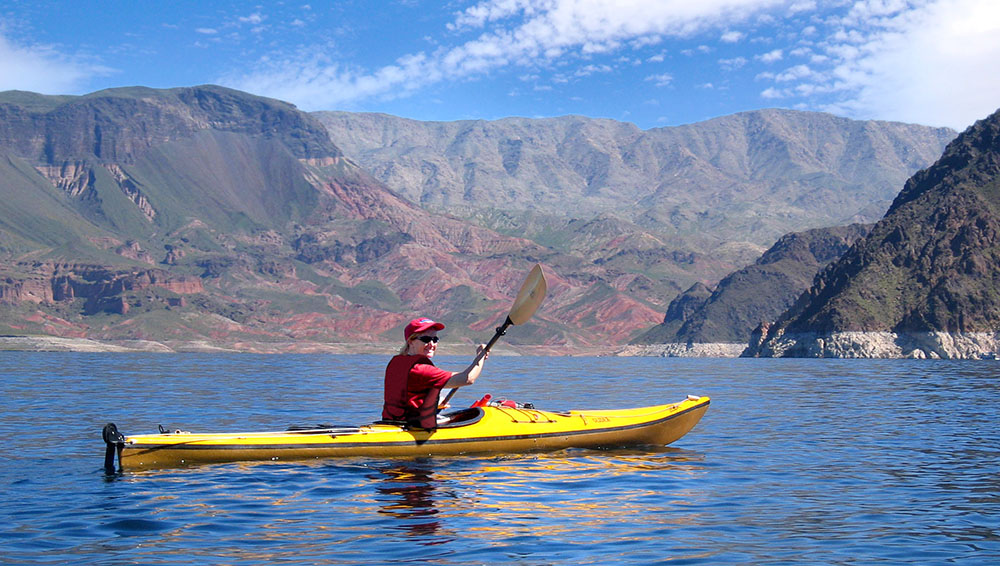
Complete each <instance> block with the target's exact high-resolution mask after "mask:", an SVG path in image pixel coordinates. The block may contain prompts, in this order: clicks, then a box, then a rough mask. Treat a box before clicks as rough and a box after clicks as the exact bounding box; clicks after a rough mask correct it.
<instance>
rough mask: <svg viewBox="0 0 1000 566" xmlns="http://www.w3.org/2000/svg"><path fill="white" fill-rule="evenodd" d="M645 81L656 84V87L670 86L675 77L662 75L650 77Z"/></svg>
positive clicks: (667, 74) (666, 74)
mask: <svg viewBox="0 0 1000 566" xmlns="http://www.w3.org/2000/svg"><path fill="white" fill-rule="evenodd" d="M644 80H646V81H651V82H653V83H655V84H656V86H660V87H663V86H668V85H670V82H671V81H673V80H674V77H673V76H672V75H670V73H660V74H658V75H649V76H648V77H646V78H645V79H644Z"/></svg>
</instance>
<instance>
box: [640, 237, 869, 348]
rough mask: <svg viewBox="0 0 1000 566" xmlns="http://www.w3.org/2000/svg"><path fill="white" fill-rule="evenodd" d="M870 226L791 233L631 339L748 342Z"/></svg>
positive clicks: (698, 287) (694, 290) (694, 291)
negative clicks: (762, 323)
mask: <svg viewBox="0 0 1000 566" xmlns="http://www.w3.org/2000/svg"><path fill="white" fill-rule="evenodd" d="M870 228H871V226H870V225H864V224H852V225H850V226H839V227H833V228H816V229H814V230H807V231H805V232H796V233H792V234H787V235H785V236H784V237H782V238H781V239H780V240H778V241H777V243H775V244H774V245H773V246H771V248H770V249H768V250H767V251H766V252H764V255H762V256H761V257H760V258H759V259H758V260H757V261H756V262H754V263H753V264H752V265H749V266H747V267H744V268H743V269H740V270H738V271H736V272H734V273H732V274H730V275H728V276H726V277H724V278H723V279H722V280H721V281H720V282H719V284H718V285H717V286H716V288H715V290H714V291H712V290H709V289H708V288H707V287H705V286H704V285H702V284H700V283H699V284H695V285H694V286H692V287H691V288H690V289H688V290H687V291H685V292H684V293H682V294H681V295H679V296H678V297H677V298H675V299H674V300H673V301H672V302H671V303H670V306H669V307H668V308H667V313H666V315H665V316H664V319H663V323H661V324H660V325H658V326H656V327H654V328H652V329H651V330H649V331H648V332H646V333H645V334H643V335H642V336H640V337H638V338H636V339H635V340H633V341H632V343H633V344H667V343H671V344H674V343H682V344H689V345H690V344H695V343H700V344H708V343H744V344H745V343H746V342H747V341H748V340H749V339H750V335H751V332H752V331H753V330H754V328H756V327H757V326H758V325H759V324H760V323H761V322H768V321H771V320H775V319H776V318H778V316H780V315H781V314H782V313H783V312H784V311H785V310H787V309H788V308H789V307H790V306H792V304H793V303H794V302H795V300H796V299H798V298H799V296H800V295H801V294H802V293H803V292H805V291H806V290H807V289H809V286H810V285H811V284H812V282H813V279H814V278H815V276H816V274H817V272H818V271H820V270H821V269H822V268H823V267H825V266H826V265H828V264H829V263H830V262H833V261H835V260H837V259H839V258H840V257H841V256H842V255H843V254H844V252H846V251H847V250H848V248H850V246H851V245H853V244H854V242H855V241H857V240H858V239H859V238H862V237H864V236H865V234H867V233H868V230H869V229H870Z"/></svg>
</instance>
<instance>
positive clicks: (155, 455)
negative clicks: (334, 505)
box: [104, 396, 710, 473]
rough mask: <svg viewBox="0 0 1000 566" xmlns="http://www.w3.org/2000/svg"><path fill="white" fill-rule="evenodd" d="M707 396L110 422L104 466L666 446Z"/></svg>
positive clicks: (686, 427) (700, 410) (684, 428)
mask: <svg viewBox="0 0 1000 566" xmlns="http://www.w3.org/2000/svg"><path fill="white" fill-rule="evenodd" d="M709 404H710V399H709V398H708V397H695V396H689V397H688V398H687V399H685V400H684V401H681V402H679V403H673V404H666V405H657V406H651V407H640V408H634V409H620V410H593V411H566V412H552V411H544V410H540V409H535V408H522V407H510V406H500V407H498V406H486V407H475V408H468V409H461V410H459V411H456V412H453V413H448V414H446V415H445V416H447V417H449V418H451V419H452V422H448V423H445V424H442V425H441V426H439V427H438V428H437V429H434V430H425V429H419V428H415V429H410V428H408V427H406V426H400V424H398V423H385V422H375V423H372V424H369V425H362V426H359V427H346V426H345V427H333V428H318V429H306V430H289V431H271V432H248V433H208V434H196V433H190V432H184V431H176V432H167V433H161V434H147V435H134V436H126V435H123V434H121V433H120V432H118V430H117V427H116V426H115V425H114V424H113V423H109V424H108V425H107V426H106V427H105V430H104V440H105V443H106V444H107V451H106V454H105V468H106V470H108V471H109V473H111V472H113V471H114V470H115V466H114V464H115V459H117V460H118V470H122V469H146V468H162V467H169V466H177V465H188V464H192V463H209V462H233V461H244V460H301V459H316V458H328V457H337V456H379V457H412V456H427V455H436V454H442V455H445V454H447V455H455V454H473V453H486V452H493V453H496V452H500V453H517V452H529V451H539V450H559V449H563V448H610V447H617V446H639V445H666V444H669V443H671V442H673V441H675V440H677V439H679V438H681V437H682V436H684V435H685V434H686V433H687V432H688V431H690V430H691V428H693V427H694V426H695V424H697V422H698V421H699V420H700V419H701V416H702V415H703V414H704V413H705V411H707V409H708V406H709Z"/></svg>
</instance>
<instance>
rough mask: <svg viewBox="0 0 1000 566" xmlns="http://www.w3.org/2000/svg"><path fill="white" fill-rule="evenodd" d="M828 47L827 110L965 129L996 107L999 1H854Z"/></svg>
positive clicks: (998, 94)
mask: <svg viewBox="0 0 1000 566" xmlns="http://www.w3.org/2000/svg"><path fill="white" fill-rule="evenodd" d="M844 23H845V25H859V26H861V29H860V32H863V33H864V35H863V37H862V38H861V39H860V40H857V39H856V36H855V34H853V33H850V32H851V31H858V30H849V32H848V33H846V34H842V35H840V36H838V37H843V38H845V41H847V42H848V43H846V44H835V45H832V46H831V47H830V49H829V50H828V53H827V54H828V55H829V56H830V57H831V60H832V63H833V65H832V69H831V72H830V74H829V76H828V77H827V78H826V82H827V85H826V86H827V87H828V88H829V86H830V85H831V84H835V85H836V86H837V89H838V90H839V91H841V93H842V97H841V100H839V101H838V102H835V103H832V104H829V105H828V107H827V108H826V109H827V110H829V111H831V112H835V113H841V114H848V115H852V116H856V117H859V118H880V119H890V120H899V121H905V122H916V123H921V124H927V125H934V126H950V127H952V128H955V129H964V128H965V127H967V126H969V125H970V124H971V123H972V122H974V121H975V120H977V119H979V118H984V117H986V116H987V115H989V114H991V113H992V112H993V111H995V110H996V109H997V107H1000V72H997V61H1000V3H998V2H996V0H933V1H925V2H905V3H904V2H900V1H893V2H883V1H877V0H876V1H867V2H859V3H857V4H856V5H855V6H854V9H853V10H852V11H851V12H850V13H849V14H848V17H847V18H845V20H844Z"/></svg>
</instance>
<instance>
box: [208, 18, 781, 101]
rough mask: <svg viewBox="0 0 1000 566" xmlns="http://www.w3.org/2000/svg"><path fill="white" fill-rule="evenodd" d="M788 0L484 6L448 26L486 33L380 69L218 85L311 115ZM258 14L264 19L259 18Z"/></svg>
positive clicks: (278, 73) (613, 46)
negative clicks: (291, 104)
mask: <svg viewBox="0 0 1000 566" xmlns="http://www.w3.org/2000/svg"><path fill="white" fill-rule="evenodd" d="M786 1H787V0H701V1H699V2H683V1H677V2H673V1H671V2H648V1H646V0H546V1H544V2H538V1H532V0H483V1H481V2H478V3H476V4H475V5H473V6H471V7H469V8H467V9H466V10H464V11H462V12H460V13H458V14H456V17H455V20H454V21H453V22H452V23H451V24H449V25H448V29H449V30H451V31H452V32H453V34H457V35H462V34H467V33H470V32H472V33H478V34H479V35H478V36H477V37H474V38H472V39H469V40H467V41H465V42H464V43H459V44H457V45H454V46H452V47H443V48H439V49H437V50H435V51H433V52H420V53H415V54H409V55H405V56H403V57H400V58H399V59H398V60H397V61H396V62H394V63H393V64H390V65H386V66H384V67H382V68H379V69H375V70H369V69H362V68H357V67H350V66H347V65H344V64H342V63H338V62H334V61H328V60H324V57H323V55H322V54H320V55H317V54H316V53H315V52H303V53H301V54H297V55H292V56H289V57H284V58H270V59H262V60H260V61H257V62H256V64H255V65H254V67H255V70H253V71H250V72H248V73H233V74H230V75H227V76H224V77H221V78H220V82H222V83H224V84H227V85H229V86H232V87H235V88H240V89H243V90H248V91H251V92H256V93H258V94H264V95H267V96H273V97H277V98H281V99H285V100H290V101H293V102H295V103H296V104H298V105H299V106H302V107H303V108H306V109H319V108H334V107H338V106H341V105H344V104H349V103H351V102H353V101H357V100H360V99H364V98H368V97H381V98H393V97H398V96H405V95H408V94H412V93H413V92H415V91H417V90H418V89H420V88H421V87H424V86H427V85H429V84H433V83H435V82H438V81H442V80H462V79H465V78H469V77H472V76H477V75H482V74H485V73H489V72H491V71H494V70H495V69H498V68H503V67H507V66H512V65H515V66H524V67H529V68H534V67H537V66H539V65H542V66H545V65H549V64H551V63H552V62H553V61H555V60H556V59H561V60H565V59H567V58H576V57H582V58H585V57H587V56H590V55H594V54H601V53H607V52H609V51H614V50H619V49H624V48H626V47H629V46H632V45H649V44H653V43H656V42H657V41H659V39H660V38H661V37H664V36H674V37H688V36H691V35H692V34H694V33H697V32H701V31H705V30H708V29H713V28H723V27H724V28H731V27H733V26H734V25H736V24H738V23H739V22H742V21H745V20H746V19H747V18H748V17H750V16H754V15H759V14H760V13H761V12H762V11H763V10H766V9H770V8H773V7H775V6H778V5H784V4H785V3H786ZM254 16H257V17H259V18H260V21H263V17H262V16H260V14H254ZM260 21H258V22H251V23H260ZM561 62H563V61H561Z"/></svg>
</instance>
